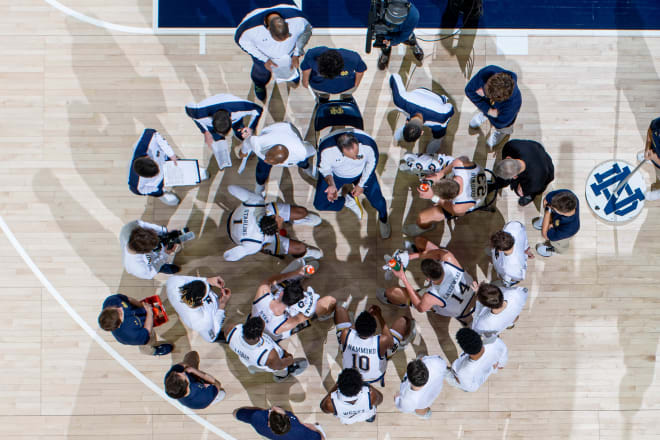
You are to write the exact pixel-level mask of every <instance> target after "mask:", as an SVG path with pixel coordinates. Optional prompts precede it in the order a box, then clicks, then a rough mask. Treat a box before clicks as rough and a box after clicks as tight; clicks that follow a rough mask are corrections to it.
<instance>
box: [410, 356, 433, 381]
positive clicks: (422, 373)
mask: <svg viewBox="0 0 660 440" xmlns="http://www.w3.org/2000/svg"><path fill="white" fill-rule="evenodd" d="M406 375H407V376H408V382H410V383H411V384H412V385H413V386H416V387H423V386H424V385H426V383H427V382H428V381H429V369H428V368H426V364H424V362H422V360H421V359H415V360H414V361H411V362H409V363H408V368H406Z"/></svg>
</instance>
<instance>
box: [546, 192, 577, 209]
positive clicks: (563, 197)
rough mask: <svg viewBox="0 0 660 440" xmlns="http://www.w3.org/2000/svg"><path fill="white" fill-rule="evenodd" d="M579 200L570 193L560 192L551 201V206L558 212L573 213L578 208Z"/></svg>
mask: <svg viewBox="0 0 660 440" xmlns="http://www.w3.org/2000/svg"><path fill="white" fill-rule="evenodd" d="M577 204H578V200H577V197H575V194H573V193H572V192H570V191H564V192H560V193H558V194H555V195H554V196H552V200H550V205H551V206H552V207H553V208H555V209H556V210H557V211H561V212H571V211H572V210H574V209H575V208H577Z"/></svg>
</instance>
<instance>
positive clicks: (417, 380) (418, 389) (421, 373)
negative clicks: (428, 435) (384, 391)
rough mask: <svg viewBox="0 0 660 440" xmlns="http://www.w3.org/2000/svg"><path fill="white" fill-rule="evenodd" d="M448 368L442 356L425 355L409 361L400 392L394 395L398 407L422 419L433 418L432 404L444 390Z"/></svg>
mask: <svg viewBox="0 0 660 440" xmlns="http://www.w3.org/2000/svg"><path fill="white" fill-rule="evenodd" d="M447 368H448V367H447V362H446V361H445V360H444V359H443V358H441V357H440V356H424V357H422V358H419V359H415V360H414V361H411V362H409V363H408V367H407V368H406V375H405V376H404V377H403V380H402V381H401V387H400V388H399V392H398V393H397V395H396V396H394V404H395V405H396V407H397V409H398V410H399V411H401V412H404V413H410V414H415V415H416V416H417V417H420V418H422V419H429V418H431V405H432V404H433V401H434V400H435V399H437V397H438V396H439V395H440V392H441V391H442V384H443V382H444V381H445V375H446V374H447Z"/></svg>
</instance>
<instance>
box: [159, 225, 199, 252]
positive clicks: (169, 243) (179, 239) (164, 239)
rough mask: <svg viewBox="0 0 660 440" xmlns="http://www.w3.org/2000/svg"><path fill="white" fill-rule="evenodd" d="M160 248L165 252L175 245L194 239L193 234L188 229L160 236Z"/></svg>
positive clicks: (176, 230)
mask: <svg viewBox="0 0 660 440" xmlns="http://www.w3.org/2000/svg"><path fill="white" fill-rule="evenodd" d="M159 238H160V246H162V247H164V248H165V249H167V250H170V249H173V248H174V246H175V245H177V244H181V243H184V242H186V241H190V240H192V239H194V238H195V233H194V232H190V229H188V228H183V229H180V230H179V229H175V230H173V231H168V232H166V233H165V234H162V235H161V236H160V237H159Z"/></svg>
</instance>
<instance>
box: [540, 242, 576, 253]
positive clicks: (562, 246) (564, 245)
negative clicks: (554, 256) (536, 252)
mask: <svg viewBox="0 0 660 440" xmlns="http://www.w3.org/2000/svg"><path fill="white" fill-rule="evenodd" d="M545 245H546V246H552V247H553V248H554V249H555V252H556V253H558V254H563V253H565V252H566V251H567V250H568V248H569V247H570V246H571V239H570V238H565V239H563V240H559V241H550V240H546V242H545Z"/></svg>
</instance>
